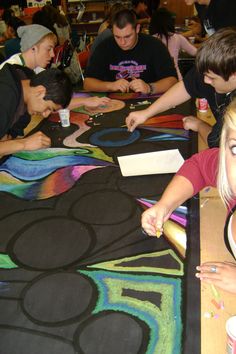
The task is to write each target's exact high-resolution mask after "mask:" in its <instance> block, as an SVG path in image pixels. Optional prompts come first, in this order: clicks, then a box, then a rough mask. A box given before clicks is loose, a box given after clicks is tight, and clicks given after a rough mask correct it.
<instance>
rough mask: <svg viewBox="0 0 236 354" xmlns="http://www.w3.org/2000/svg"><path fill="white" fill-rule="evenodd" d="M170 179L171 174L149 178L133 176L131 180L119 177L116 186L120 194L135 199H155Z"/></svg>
mask: <svg viewBox="0 0 236 354" xmlns="http://www.w3.org/2000/svg"><path fill="white" fill-rule="evenodd" d="M172 178H173V174H172V173H166V174H161V175H157V174H156V175H150V176H134V177H132V178H125V177H120V178H119V179H118V181H117V186H118V188H119V190H120V191H121V192H123V193H126V194H129V195H130V196H133V197H136V198H141V197H154V198H155V197H156V196H159V195H161V194H162V193H163V192H164V190H165V189H166V186H167V184H168V183H169V182H170V181H171V179H172Z"/></svg>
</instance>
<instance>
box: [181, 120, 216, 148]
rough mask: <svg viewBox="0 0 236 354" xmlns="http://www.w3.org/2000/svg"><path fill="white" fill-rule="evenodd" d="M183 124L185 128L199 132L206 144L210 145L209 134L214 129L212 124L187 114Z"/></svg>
mask: <svg viewBox="0 0 236 354" xmlns="http://www.w3.org/2000/svg"><path fill="white" fill-rule="evenodd" d="M183 125H184V129H185V130H192V131H194V132H198V134H199V135H200V136H201V138H202V139H203V141H204V142H205V144H206V145H208V139H207V138H208V135H209V134H210V133H211V131H212V126H211V125H209V124H207V123H206V122H204V121H203V120H201V119H199V118H197V117H194V116H187V117H184V118H183Z"/></svg>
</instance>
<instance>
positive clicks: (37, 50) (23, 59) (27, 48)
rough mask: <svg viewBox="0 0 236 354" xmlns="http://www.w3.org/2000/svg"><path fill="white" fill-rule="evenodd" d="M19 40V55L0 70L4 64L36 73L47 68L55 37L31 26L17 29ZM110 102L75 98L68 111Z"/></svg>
mask: <svg viewBox="0 0 236 354" xmlns="http://www.w3.org/2000/svg"><path fill="white" fill-rule="evenodd" d="M17 33H18V35H19V37H20V39H21V41H20V45H21V53H17V54H14V55H13V56H11V57H10V58H9V59H8V60H6V61H4V62H3V63H2V64H1V65H0V70H1V69H2V68H3V66H4V65H5V64H6V63H9V64H18V65H23V66H26V67H28V68H30V69H32V70H34V71H35V72H36V73H38V72H40V71H42V70H44V69H45V68H47V67H48V66H49V65H50V63H51V60H52V59H53V58H54V56H55V54H54V48H55V45H56V44H57V37H56V35H55V34H54V33H53V32H51V31H50V30H49V29H48V28H46V27H44V26H41V25H37V24H33V25H27V26H21V27H19V28H18V29H17ZM109 101H110V99H109V98H107V97H96V96H94V97H76V98H72V99H71V101H70V104H69V107H68V108H69V109H73V108H75V107H78V106H82V105H84V106H86V107H91V108H93V107H98V106H99V105H104V104H107V103H108V102H109Z"/></svg>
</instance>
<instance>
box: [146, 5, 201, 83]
mask: <svg viewBox="0 0 236 354" xmlns="http://www.w3.org/2000/svg"><path fill="white" fill-rule="evenodd" d="M149 33H150V34H151V35H153V36H154V37H156V38H158V39H160V40H161V41H162V42H163V43H164V44H165V45H166V46H167V48H168V50H169V53H170V55H171V56H172V58H173V59H174V63H175V68H176V71H177V74H178V79H179V80H182V75H181V72H180V69H179V66H178V58H179V53H180V51H181V50H183V51H185V52H186V53H188V54H189V55H191V56H195V55H196V53H197V48H195V47H194V46H193V45H192V44H191V43H190V42H189V41H188V40H187V39H186V38H185V37H184V36H182V35H181V34H178V33H175V20H174V17H173V15H172V13H171V12H169V11H168V10H166V9H165V8H161V9H159V10H157V11H155V12H154V13H153V15H152V18H151V22H150V26H149Z"/></svg>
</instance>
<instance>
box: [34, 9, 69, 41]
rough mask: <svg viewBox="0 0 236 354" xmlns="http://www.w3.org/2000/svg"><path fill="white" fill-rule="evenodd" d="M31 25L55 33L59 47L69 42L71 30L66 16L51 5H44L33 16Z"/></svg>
mask: <svg viewBox="0 0 236 354" xmlns="http://www.w3.org/2000/svg"><path fill="white" fill-rule="evenodd" d="M32 23H33V24H37V25H42V26H44V27H47V28H48V29H49V30H50V31H52V32H53V33H55V34H56V36H57V38H58V44H60V45H61V44H64V42H65V41H66V40H70V37H71V29H70V25H69V23H68V21H67V18H66V16H65V15H63V14H62V13H60V11H59V10H58V9H57V8H55V7H53V6H52V5H45V6H43V7H42V9H41V10H39V11H37V12H36V13H35V14H34V15H33V18H32Z"/></svg>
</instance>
